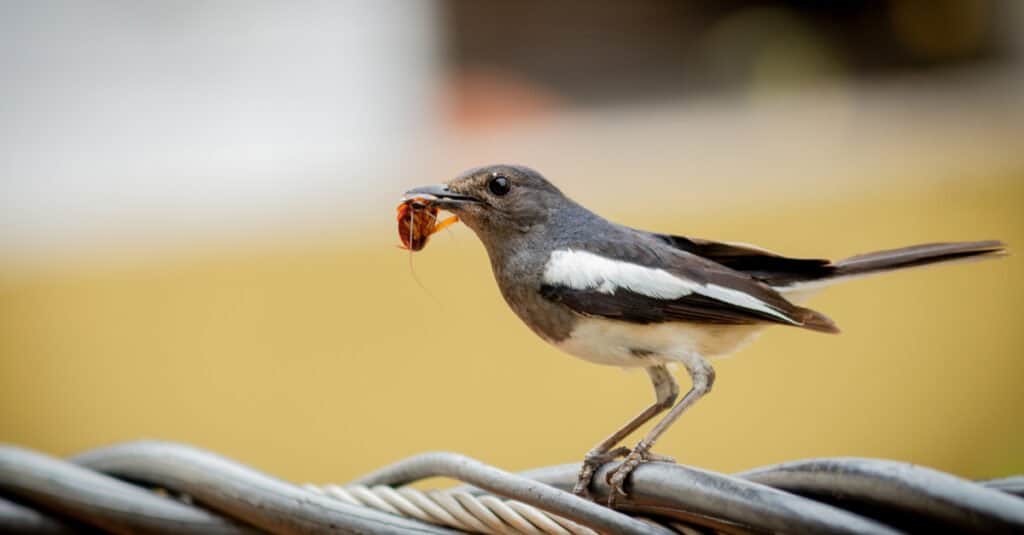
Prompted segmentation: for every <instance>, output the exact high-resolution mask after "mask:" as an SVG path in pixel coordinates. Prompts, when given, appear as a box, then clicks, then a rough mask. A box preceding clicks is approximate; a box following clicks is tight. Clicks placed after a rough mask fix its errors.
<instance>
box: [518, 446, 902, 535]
mask: <svg viewBox="0 0 1024 535" xmlns="http://www.w3.org/2000/svg"><path fill="white" fill-rule="evenodd" d="M615 466H616V465H615V463H609V464H607V465H605V466H603V467H602V468H601V469H599V470H598V472H597V474H595V476H594V481H593V483H592V484H591V492H593V493H594V498H595V499H596V500H598V501H603V500H605V499H607V497H608V493H609V492H610V491H611V489H610V487H609V486H608V484H607V479H606V477H607V476H608V474H609V472H610V471H611V470H613V469H614V468H615ZM578 471H579V465H578V464H567V465H561V466H552V467H547V468H541V469H537V470H529V471H527V472H523V473H522V474H521V475H523V476H524V477H528V478H530V479H534V480H536V481H539V482H542V483H546V484H548V485H552V486H555V487H558V488H563V489H569V488H572V486H573V484H574V483H575V482H576V474H577V473H578ZM630 479H631V485H630V487H629V488H627V491H629V493H630V494H629V496H626V497H623V498H621V499H620V500H619V501H618V502H617V504H618V507H619V508H620V509H621V510H623V511H628V512H630V513H633V514H648V515H656V516H659V517H669V518H673V519H676V520H678V521H682V522H684V523H687V524H692V525H698V526H705V527H708V528H711V529H714V530H717V531H722V532H725V533H749V532H757V531H774V532H789V533H794V532H795V533H830V534H840V533H842V534H851V535H852V534H854V533H858V534H863V533H877V534H889V535H891V534H895V533H899V532H898V531H897V530H894V529H892V528H890V527H889V526H886V525H884V524H883V523H880V522H877V521H875V520H872V519H870V518H865V517H863V516H860V515H858V514H855V513H852V512H849V511H845V510H843V509H840V508H838V507H833V506H830V505H827V504H824V503H820V502H817V501H812V500H807V499H805V498H801V497H799V496H795V495H793V494H789V493H787V492H783V491H780V490H777V489H774V488H771V487H769V486H765V485H760V484H757V483H753V482H750V481H746V480H744V479H740V478H737V477H733V476H728V475H724V474H718V473H715V472H710V471H707V470H701V469H698V468H692V467H688V466H683V465H678V464H670V463H659V462H652V463H645V464H641V465H640V466H638V467H637V468H636V470H634V471H633V474H632V475H631V476H630Z"/></svg>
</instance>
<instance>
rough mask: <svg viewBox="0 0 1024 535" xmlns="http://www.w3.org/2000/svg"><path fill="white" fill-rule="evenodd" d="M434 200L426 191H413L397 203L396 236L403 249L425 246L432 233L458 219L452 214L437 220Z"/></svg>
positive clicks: (412, 249) (415, 249)
mask: <svg viewBox="0 0 1024 535" xmlns="http://www.w3.org/2000/svg"><path fill="white" fill-rule="evenodd" d="M436 200H437V197H436V196H434V195H431V194H428V193H414V194H412V195H407V196H406V197H404V198H403V199H402V202H401V203H399V205H398V238H399V239H400V240H402V248H403V249H408V250H409V251H419V250H421V249H423V248H424V247H426V245H427V240H428V239H429V238H430V236H431V235H432V234H434V233H437V232H440V231H441V230H443V229H445V228H446V227H448V226H450V225H452V224H454V223H457V222H458V221H459V218H458V216H454V215H453V216H451V217H448V218H446V219H445V220H443V221H438V220H437V212H438V210H439V209H438V207H437V204H436V202H435V201H436Z"/></svg>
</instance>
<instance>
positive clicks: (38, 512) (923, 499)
mask: <svg viewBox="0 0 1024 535" xmlns="http://www.w3.org/2000/svg"><path fill="white" fill-rule="evenodd" d="M73 461H74V462H75V463H79V464H80V466H79V465H76V464H72V463H70V462H67V461H61V460H58V459H54V458H52V457H49V456H45V455H42V454H38V453H34V452H31V451H27V450H23V449H21V448H16V447H10V446H0V495H2V496H6V497H7V498H10V499H11V501H7V500H6V499H4V498H0V533H8V532H11V533H82V532H86V533H89V532H92V530H94V529H95V530H99V531H103V532H111V533H158V534H162V533H183V534H186V535H188V534H195V533H214V534H218V533H230V534H236V533H237V534H245V533H257V532H268V533H281V534H285V533H287V534H293V533H368V534H378V533H429V534H440V533H466V532H470V533H484V534H492V533H494V534H501V535H511V534H530V535H595V534H596V533H659V534H666V533H686V534H700V533H709V532H721V533H764V532H784V533H812V534H813V533H822V534H826V533H827V534H849V533H869V534H870V533H878V534H894V533H900V532H902V531H904V530H905V531H910V532H948V531H952V530H955V531H958V532H965V533H1024V499H1021V498H1020V497H1018V496H1015V495H1014V493H1020V492H1021V491H1022V490H1024V478H1021V477H1019V476H1018V477H1012V478H1005V479H1000V480H993V481H987V482H982V483H973V482H970V481H966V480H963V479H960V478H956V477H954V476H951V475H948V474H944V473H941V472H937V471H935V470H930V469H927V468H922V467H918V466H913V465H909V464H906V463H897V462H893V461H883V460H874V459H857V458H837V459H811V460H806V461H797V462H791V463H784V464H782V465H777V466H770V467H765V468H760V469H757V470H752V471H750V472H745V473H743V474H740V475H739V476H728V475H723V474H716V473H714V472H708V471H705V470H699V469H696V468H691V467H686V466H681V465H675V464H669V463H657V462H654V463H646V464H643V465H641V466H639V467H638V468H637V469H636V470H635V471H634V472H633V475H632V476H631V478H630V480H629V482H630V486H629V488H628V489H627V490H629V491H630V495H629V496H628V497H624V498H622V499H621V500H619V502H618V505H617V509H618V510H617V511H612V510H610V509H607V508H605V507H602V506H601V505H598V504H599V503H603V502H604V500H605V499H606V498H607V495H608V492H609V488H608V485H607V483H606V476H607V474H608V473H609V471H610V470H613V469H614V467H615V463H609V464H608V465H606V466H604V467H602V468H601V469H600V470H599V471H598V473H597V474H596V475H595V478H594V483H593V485H592V486H591V490H592V492H593V493H594V498H595V500H597V502H598V503H593V502H588V501H585V500H582V499H580V498H578V497H576V496H573V495H571V494H569V493H567V492H564V491H563V490H559V489H568V488H571V487H572V485H573V483H574V482H575V479H576V473H577V470H578V465H575V464H572V465H563V466H553V467H548V468H542V469H538V470H532V471H529V472H526V473H524V474H519V475H514V474H509V473H507V472H503V471H501V470H498V469H496V468H493V467H489V466H487V465H484V464H482V463H479V462H478V461H475V460H473V459H469V458H467V457H464V456H461V455H456V454H441V453H435V454H426V455H418V456H415V457H411V458H409V459H406V460H405V461H402V462H399V463H397V464H395V465H392V466H390V467H386V468H384V469H381V470H378V471H376V472H374V473H373V474H370V475H369V476H366V477H364V478H361V479H360V480H359V481H358V482H357V484H355V485H349V486H344V487H339V486H337V485H324V486H321V487H312V486H308V487H306V488H300V487H297V486H295V485H291V484H289V483H285V482H283V481H280V480H277V479H275V478H272V477H270V476H267V475H265V474H262V473H260V472H258V471H255V470H253V469H251V468H248V467H245V466H242V465H240V464H238V463H235V462H233V461H230V460H227V459H224V458H222V457H220V456H217V455H214V454H211V453H208V452H204V451H202V450H198V449H195V448H191V447H188V446H182V445H178V444H169V443H160V442H139V443H129V444H124V445H120V446H115V447H111V448H105V449H101V450H96V451H93V452H89V453H87V454H85V455H82V456H79V457H76V458H74V459H73ZM101 472H102V473H101ZM111 476H114V477H117V478H123V481H122V480H120V479H114V477H111ZM434 476H445V477H451V478H455V479H458V480H461V481H464V482H466V483H468V484H469V485H475V487H474V486H468V485H463V486H460V487H455V488H451V489H445V490H433V491H421V490H418V489H413V488H410V487H397V488H396V487H393V486H392V485H404V484H406V483H411V482H413V481H417V480H420V479H424V478H427V477H434ZM130 482H134V483H142V484H145V485H148V486H150V487H156V488H157V489H158V490H159V489H166V490H165V491H162V493H161V492H154V490H153V489H149V488H145V487H140V486H137V485H135V484H132V483H130ZM481 489H483V490H481ZM168 491H169V492H170V494H169V493H168ZM175 493H182V495H181V496H178V497H172V496H177V494H175ZM206 508H209V509H206ZM624 513H626V514H624ZM629 515H634V516H629ZM643 517H651V518H652V519H654V520H656V521H652V520H648V519H647V518H643ZM569 519H571V520H569ZM79 522H81V524H79ZM250 526H251V527H250ZM666 526H670V527H671V528H672V529H671V530H670V529H669V527H666Z"/></svg>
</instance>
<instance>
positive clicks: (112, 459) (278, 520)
mask: <svg viewBox="0 0 1024 535" xmlns="http://www.w3.org/2000/svg"><path fill="white" fill-rule="evenodd" d="M72 461H73V462H75V463H76V464H78V465H80V466H83V467H86V468H90V469H92V470H96V471H99V472H103V473H105V474H109V475H113V476H116V477H121V478H125V479H128V480H132V481H142V482H146V483H150V484H154V485H160V486H163V487H166V488H170V489H173V490H176V491H179V492H183V493H186V494H188V495H190V496H193V497H194V498H195V499H196V500H197V501H199V502H201V503H203V504H204V505H206V506H208V507H210V508H211V509H214V510H217V511H220V512H223V513H225V514H227V515H230V516H233V517H236V518H244V519H246V521H247V522H249V523H251V524H253V525H255V526H258V527H260V528H261V529H263V530H266V531H268V532H270V533H281V534H298V533H367V534H378V533H379V534H393V533H406V534H408V533H425V534H447V533H457V532H455V531H452V530H448V529H445V528H441V527H439V526H435V525H432V524H427V523H425V522H420V521H417V520H412V519H408V518H404V517H400V516H396V515H390V514H386V513H381V512H378V511H375V510H373V509H370V508H367V507H358V506H353V505H350V504H347V503H343V502H341V501H338V500H333V499H331V498H328V497H326V496H321V495H319V494H316V493H313V492H310V491H308V490H304V489H302V488H300V487H298V486H296V485H292V484H291V483H286V482H284V481H281V480H279V479H276V478H273V477H270V476H268V475H266V474H263V473H261V472H258V471H256V470H253V469H252V468H249V467H247V466H243V465H241V464H238V463H236V462H234V461H231V460H229V459H225V458H223V457H221V456H219V455H215V454H212V453H209V452H205V451H202V450H199V449H196V448H192V447H190V446H184V445H181V444H172V443H166V442H148V441H147V442H130V443H127V444H121V445H117V446H111V447H108V448H101V449H97V450H93V451H90V452H87V453H84V454H82V455H78V456H76V457H74V458H73V459H72Z"/></svg>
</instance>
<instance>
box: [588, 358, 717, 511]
mask: <svg viewBox="0 0 1024 535" xmlns="http://www.w3.org/2000/svg"><path fill="white" fill-rule="evenodd" d="M683 365H684V366H685V367H686V371H687V372H688V373H689V374H690V379H691V380H692V381H693V386H692V387H691V388H690V391H689V392H687V393H686V395H685V396H683V399H682V400H681V401H680V402H679V403H678V404H677V405H676V406H675V407H672V410H671V411H669V413H668V414H666V415H665V417H664V418H662V420H661V421H660V422H658V424H657V425H655V426H654V428H653V429H651V430H650V432H648V433H647V436H645V437H644V438H643V440H641V441H640V442H639V443H638V444H637V445H636V447H635V448H633V451H632V452H630V454H629V455H628V456H627V457H626V459H625V460H624V461H622V464H620V465H619V466H618V467H617V468H615V470H613V471H612V472H610V473H609V474H608V485H610V486H611V491H610V492H609V494H608V506H609V507H615V499H616V498H617V497H618V496H619V495H621V496H626V491H625V490H624V489H623V484H624V483H625V482H626V478H627V477H629V474H630V473H631V472H632V471H633V470H634V469H635V468H636V467H637V466H639V465H640V463H643V462H647V461H658V460H662V459H664V457H661V456H659V455H656V454H654V453H651V447H653V446H654V443H655V442H657V441H658V437H660V436H661V435H662V434H663V433H664V432H665V430H666V429H668V428H669V427H670V426H671V425H672V424H673V423H675V421H676V420H677V419H679V415H681V414H682V413H683V412H685V411H686V409H688V408H690V406H692V405H693V404H694V403H696V402H697V400H698V399H700V398H701V397H703V396H704V395H705V394H707V393H708V392H710V391H711V386H712V385H713V384H714V383H715V369H714V368H712V367H711V364H710V363H709V362H708V361H707V360H705V359H704V358H703V357H701V356H700V355H690V356H688V357H687V358H686V360H684V361H683Z"/></svg>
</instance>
